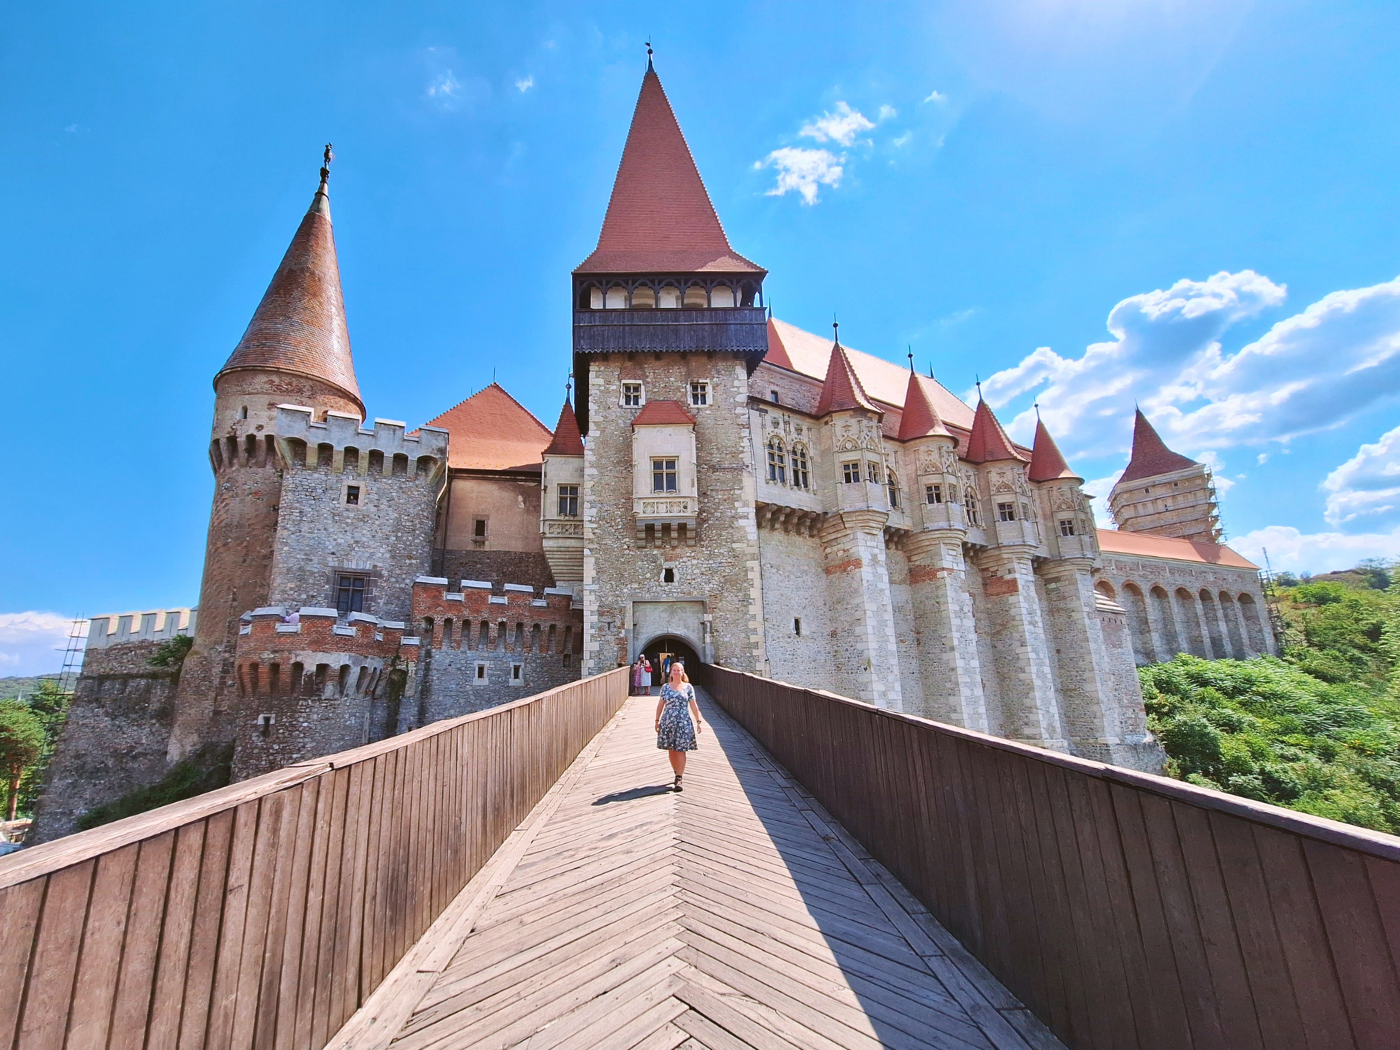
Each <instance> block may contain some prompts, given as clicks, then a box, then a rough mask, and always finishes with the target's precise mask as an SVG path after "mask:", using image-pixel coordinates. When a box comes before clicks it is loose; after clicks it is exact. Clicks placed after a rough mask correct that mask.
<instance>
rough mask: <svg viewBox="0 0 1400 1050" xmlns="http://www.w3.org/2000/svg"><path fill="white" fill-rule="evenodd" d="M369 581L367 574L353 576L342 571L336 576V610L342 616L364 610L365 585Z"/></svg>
mask: <svg viewBox="0 0 1400 1050" xmlns="http://www.w3.org/2000/svg"><path fill="white" fill-rule="evenodd" d="M368 583H369V578H368V577H367V576H351V575H349V574H347V573H340V574H339V575H338V576H337V577H336V583H335V611H336V612H337V613H339V614H340V615H341V616H349V615H350V614H351V613H357V612H364V610H365V587H366V585H367V584H368Z"/></svg>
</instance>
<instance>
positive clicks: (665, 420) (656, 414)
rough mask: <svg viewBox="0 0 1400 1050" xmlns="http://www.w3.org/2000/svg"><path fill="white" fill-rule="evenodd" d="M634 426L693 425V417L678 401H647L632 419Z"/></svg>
mask: <svg viewBox="0 0 1400 1050" xmlns="http://www.w3.org/2000/svg"><path fill="white" fill-rule="evenodd" d="M632 425H633V426H634V427H674V426H691V427H693V426H694V425H695V417H694V416H692V415H691V414H690V413H689V412H687V411H686V410H685V406H684V405H682V404H681V403H680V402H679V401H648V402H647V403H646V404H645V405H644V406H643V407H642V410H641V411H640V412H638V413H637V418H636V419H634V420H632Z"/></svg>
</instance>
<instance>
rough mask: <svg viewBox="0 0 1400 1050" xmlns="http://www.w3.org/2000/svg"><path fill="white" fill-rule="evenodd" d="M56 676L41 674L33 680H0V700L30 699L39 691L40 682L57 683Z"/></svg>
mask: <svg viewBox="0 0 1400 1050" xmlns="http://www.w3.org/2000/svg"><path fill="white" fill-rule="evenodd" d="M57 681H58V675H56V674H41V675H38V676H37V677H35V678H0V700H15V699H17V698H19V697H21V696H22V697H26V698H28V697H31V696H33V695H34V694H35V693H37V692H38V691H39V684H40V683H41V682H57Z"/></svg>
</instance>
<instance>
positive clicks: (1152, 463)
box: [1118, 409, 1196, 485]
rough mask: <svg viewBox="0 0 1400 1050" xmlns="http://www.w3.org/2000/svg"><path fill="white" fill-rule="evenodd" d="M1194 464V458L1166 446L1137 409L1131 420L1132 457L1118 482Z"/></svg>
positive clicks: (1182, 468) (1181, 468)
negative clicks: (1188, 457) (1134, 416)
mask: <svg viewBox="0 0 1400 1050" xmlns="http://www.w3.org/2000/svg"><path fill="white" fill-rule="evenodd" d="M1195 465H1196V461H1195V460H1194V459H1187V458H1186V457H1185V456H1183V455H1181V454H1180V453H1177V452H1173V451H1172V450H1171V449H1169V448H1167V446H1166V444H1165V443H1164V442H1163V441H1162V439H1161V437H1159V436H1158V434H1157V431H1156V430H1154V429H1153V428H1152V424H1151V423H1149V422H1148V421H1147V417H1146V416H1144V415H1143V414H1142V409H1138V412H1137V416H1136V418H1134V420H1133V458H1132V459H1131V460H1129V461H1128V469H1127V470H1125V471H1123V476H1122V477H1121V478H1119V479H1118V484H1120V485H1121V484H1122V483H1123V482H1125V481H1138V480H1140V479H1142V478H1152V477H1156V476H1157V475H1158V474H1170V473H1171V472H1172V471H1174V470H1185V469H1186V468H1187V467H1194V466H1195Z"/></svg>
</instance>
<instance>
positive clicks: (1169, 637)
mask: <svg viewBox="0 0 1400 1050" xmlns="http://www.w3.org/2000/svg"><path fill="white" fill-rule="evenodd" d="M1167 600H1168V601H1170V600H1171V599H1170V598H1168V599H1167ZM1142 604H1143V608H1144V609H1146V610H1147V627H1148V633H1149V634H1150V637H1149V638H1148V639H1147V641H1148V643H1149V644H1150V645H1151V646H1152V650H1153V652H1152V655H1153V658H1154V660H1155V661H1156V662H1157V663H1159V664H1160V663H1165V662H1166V661H1168V660H1170V659H1171V658H1172V657H1173V656H1175V655H1176V649H1175V648H1174V646H1173V639H1174V638H1175V636H1176V627H1175V625H1172V624H1166V623H1163V622H1162V605H1161V603H1160V602H1159V601H1158V600H1157V598H1156V597H1155V596H1154V595H1153V594H1152V588H1151V587H1150V586H1149V587H1148V588H1147V590H1146V591H1145V592H1144V593H1143V596H1142Z"/></svg>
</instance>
